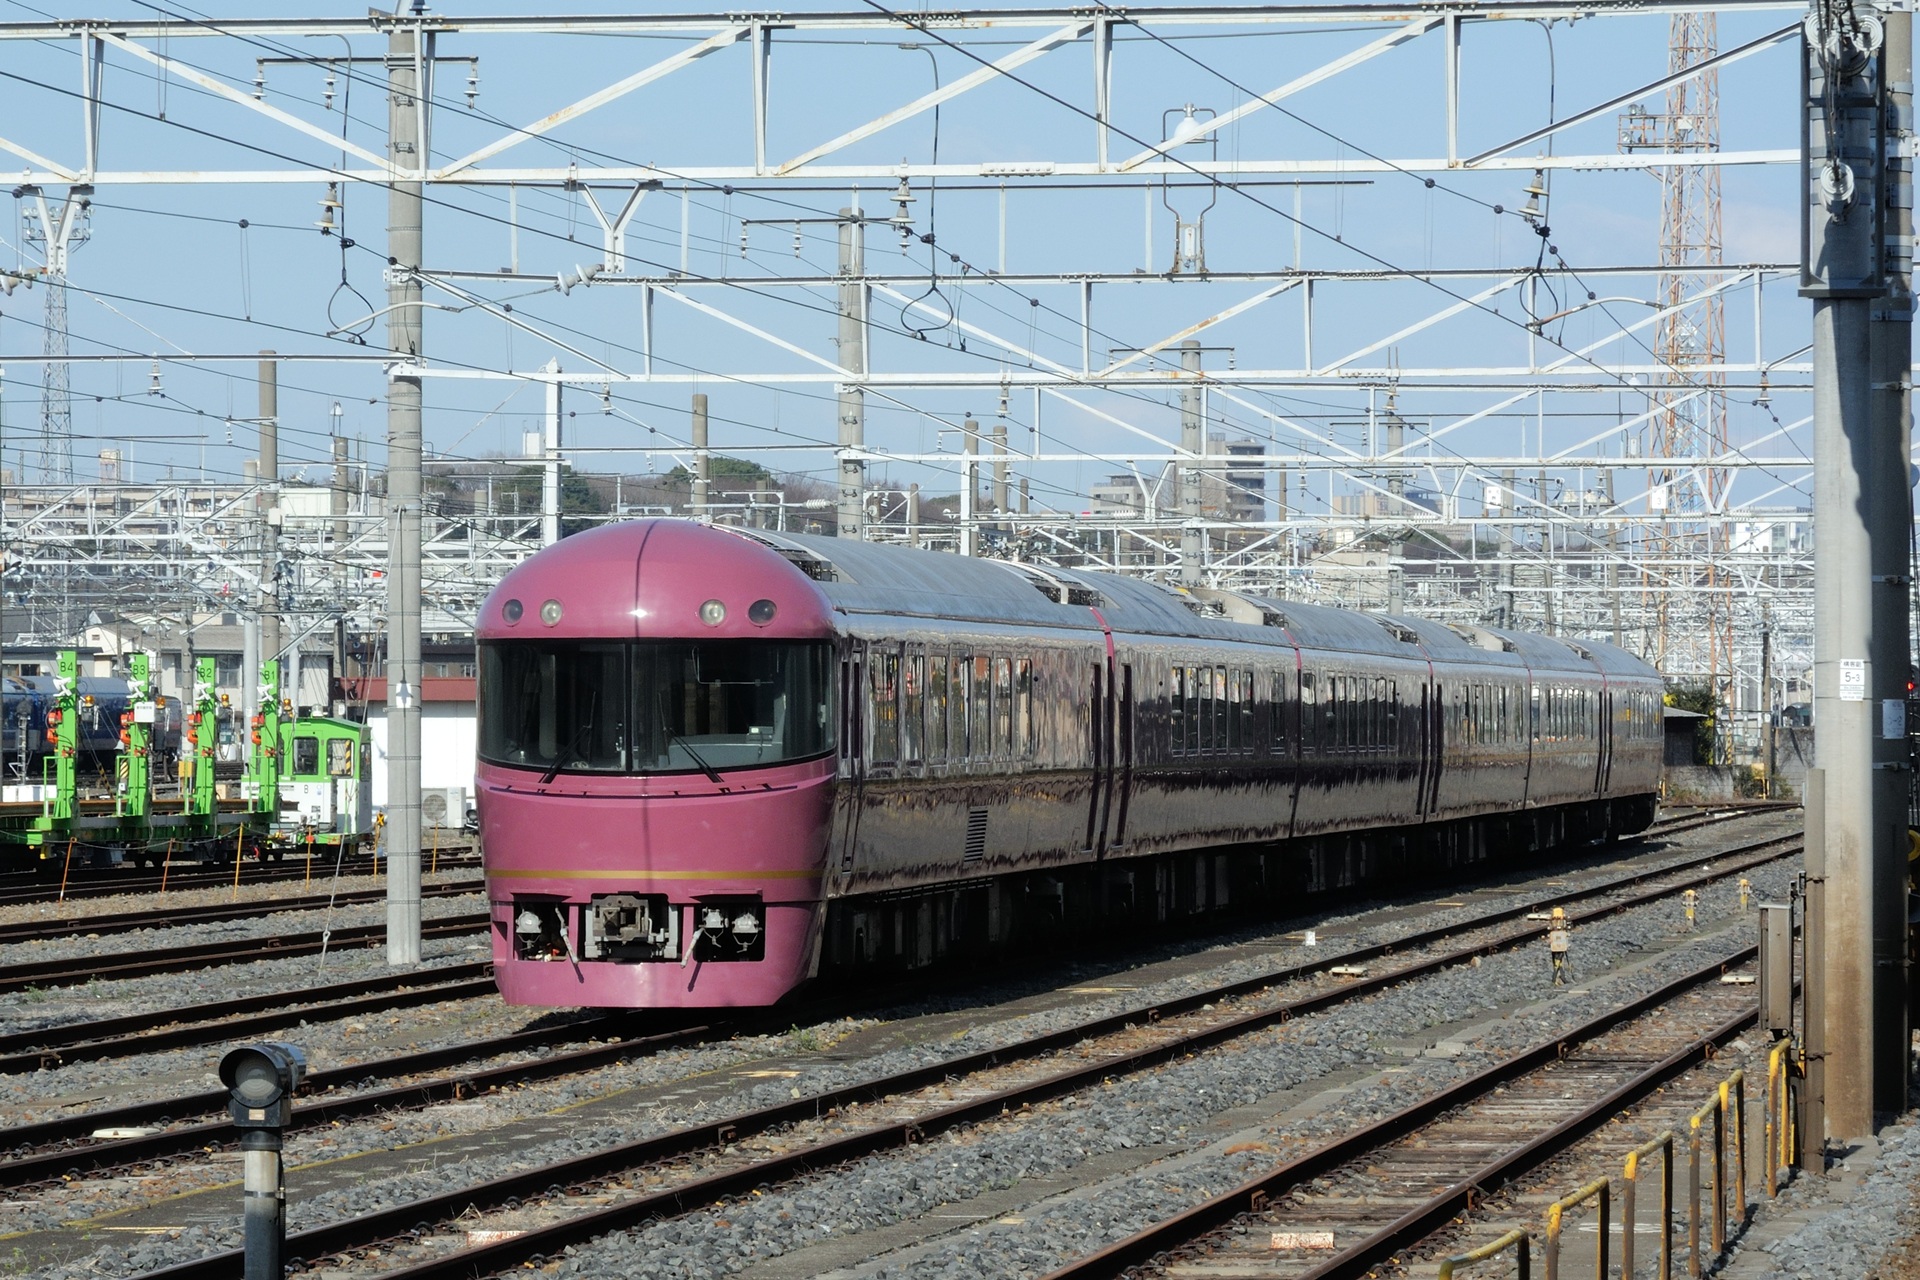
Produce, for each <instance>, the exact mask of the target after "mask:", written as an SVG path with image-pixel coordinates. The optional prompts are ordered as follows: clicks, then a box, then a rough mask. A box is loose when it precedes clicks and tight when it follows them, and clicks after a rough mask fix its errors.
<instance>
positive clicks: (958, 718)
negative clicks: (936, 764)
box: [947, 653, 973, 760]
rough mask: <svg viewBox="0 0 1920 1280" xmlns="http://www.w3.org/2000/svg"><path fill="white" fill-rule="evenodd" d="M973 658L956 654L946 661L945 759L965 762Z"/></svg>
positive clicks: (971, 696) (963, 654) (971, 692)
mask: <svg viewBox="0 0 1920 1280" xmlns="http://www.w3.org/2000/svg"><path fill="white" fill-rule="evenodd" d="M972 675H973V658H972V656H971V655H969V654H965V653H956V654H954V655H953V656H952V657H951V658H949V659H948V660H947V699H948V703H949V707H948V711H947V726H948V729H949V734H948V737H947V742H948V744H949V745H948V748H947V759H949V760H965V759H966V758H967V725H968V723H969V719H968V711H967V708H968V706H969V705H970V704H971V702H972V700H973V685H972Z"/></svg>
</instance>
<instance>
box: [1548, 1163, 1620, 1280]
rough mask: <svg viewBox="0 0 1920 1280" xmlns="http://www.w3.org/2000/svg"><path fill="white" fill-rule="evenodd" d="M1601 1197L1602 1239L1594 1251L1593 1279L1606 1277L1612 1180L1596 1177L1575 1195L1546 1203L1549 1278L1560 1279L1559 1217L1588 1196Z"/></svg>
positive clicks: (1598, 1279) (1587, 1199) (1591, 1198)
mask: <svg viewBox="0 0 1920 1280" xmlns="http://www.w3.org/2000/svg"><path fill="white" fill-rule="evenodd" d="M1594 1199H1598V1200H1599V1201H1600V1241H1599V1248H1598V1249H1597V1250H1596V1251H1595V1253H1594V1270H1593V1274H1594V1280H1607V1253H1608V1247H1609V1246H1610V1245H1611V1243H1612V1232H1611V1230H1610V1228H1611V1225H1612V1223H1611V1219H1612V1216H1613V1180H1612V1179H1611V1178H1595V1179H1594V1180H1593V1181H1592V1182H1589V1183H1588V1184H1587V1185H1586V1186H1584V1187H1582V1188H1580V1189H1579V1190H1578V1191H1576V1192H1574V1193H1573V1194H1572V1195H1570V1196H1567V1197H1565V1198H1563V1199H1560V1200H1555V1201H1554V1202H1553V1203H1552V1204H1550V1205H1548V1206H1547V1280H1560V1220H1561V1218H1562V1217H1563V1216H1564V1215H1565V1213H1566V1211H1567V1210H1569V1209H1573V1208H1577V1207H1579V1206H1580V1205H1582V1204H1585V1203H1586V1202H1587V1201H1589V1200H1594Z"/></svg>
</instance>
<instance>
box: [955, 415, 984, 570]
mask: <svg viewBox="0 0 1920 1280" xmlns="http://www.w3.org/2000/svg"><path fill="white" fill-rule="evenodd" d="M960 450H961V453H960V458H961V461H960V554H961V555H963V556H975V555H979V554H980V518H979V512H978V511H977V510H976V509H975V508H976V507H977V506H978V504H979V498H980V463H979V461H978V459H979V457H980V424H979V423H977V422H975V421H974V420H973V419H972V418H968V419H966V420H965V421H963V422H962V423H961V424H960Z"/></svg>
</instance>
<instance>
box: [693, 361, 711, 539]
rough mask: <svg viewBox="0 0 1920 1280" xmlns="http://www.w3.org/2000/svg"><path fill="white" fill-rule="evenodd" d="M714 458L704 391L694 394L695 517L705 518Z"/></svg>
mask: <svg viewBox="0 0 1920 1280" xmlns="http://www.w3.org/2000/svg"><path fill="white" fill-rule="evenodd" d="M712 465H713V461H712V459H711V458H710V457H709V456H708V454H707V397H706V395H705V394H704V393H702V392H695V393H694V396H693V511H692V515H693V518H694V519H696V520H705V519H707V518H708V515H707V503H708V502H709V501H711V499H712V494H713V476H712V474H711V471H710V468H711V467H712Z"/></svg>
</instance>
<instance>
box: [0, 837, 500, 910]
mask: <svg viewBox="0 0 1920 1280" xmlns="http://www.w3.org/2000/svg"><path fill="white" fill-rule="evenodd" d="M440 862H441V868H442V870H447V871H467V870H471V869H473V868H475V867H478V866H479V865H480V862H479V859H478V858H476V857H475V856H474V855H473V854H472V853H471V852H470V851H469V849H468V846H466V845H454V846H450V847H448V848H443V849H441V850H440ZM199 865H200V864H198V863H196V864H194V866H195V869H194V870H191V871H178V870H176V871H174V872H173V873H172V874H171V875H169V876H168V877H167V887H168V888H169V889H177V890H182V891H184V890H189V889H227V888H231V887H232V885H233V870H232V864H231V863H229V864H228V869H227V870H226V871H219V870H214V871H203V870H199V869H198V868H199ZM313 865H314V869H315V870H316V871H317V872H319V874H317V875H315V877H314V878H315V879H331V878H332V876H333V867H334V863H333V861H332V860H331V859H329V858H325V857H322V856H319V855H316V856H315V857H314V859H313ZM320 868H325V870H324V871H320V870H319V869H320ZM340 873H341V875H343V876H355V877H364V876H369V875H373V874H374V873H375V872H374V866H373V864H372V863H371V862H370V861H369V860H368V859H367V857H366V855H365V854H356V855H354V856H353V858H352V860H351V861H343V862H342V863H341V864H340ZM47 874H48V868H46V867H41V868H38V869H36V870H33V871H9V872H0V906H7V907H10V906H21V905H25V904H28V903H35V902H53V901H57V900H59V898H60V887H59V884H58V883H57V882H51V883H50V882H49V881H48V880H47V878H46V877H47ZM307 874H308V869H307V868H306V867H304V866H302V865H301V863H300V862H299V861H295V862H292V863H284V862H282V863H268V864H265V865H262V864H259V863H255V864H252V865H250V866H246V867H244V868H243V869H242V871H241V875H240V883H241V885H242V886H246V885H253V884H277V883H279V882H281V881H283V880H299V879H303V878H305V877H306V876H307ZM160 881H161V877H160V875H159V873H157V872H139V871H129V870H126V869H125V868H105V867H88V868H85V869H84V873H83V869H82V868H80V867H75V868H74V870H73V878H72V879H71V880H69V882H68V884H67V889H66V895H65V901H68V902H72V901H75V900H76V899H86V898H111V897H117V896H121V895H126V894H136V893H149V892H158V890H159V888H160Z"/></svg>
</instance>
